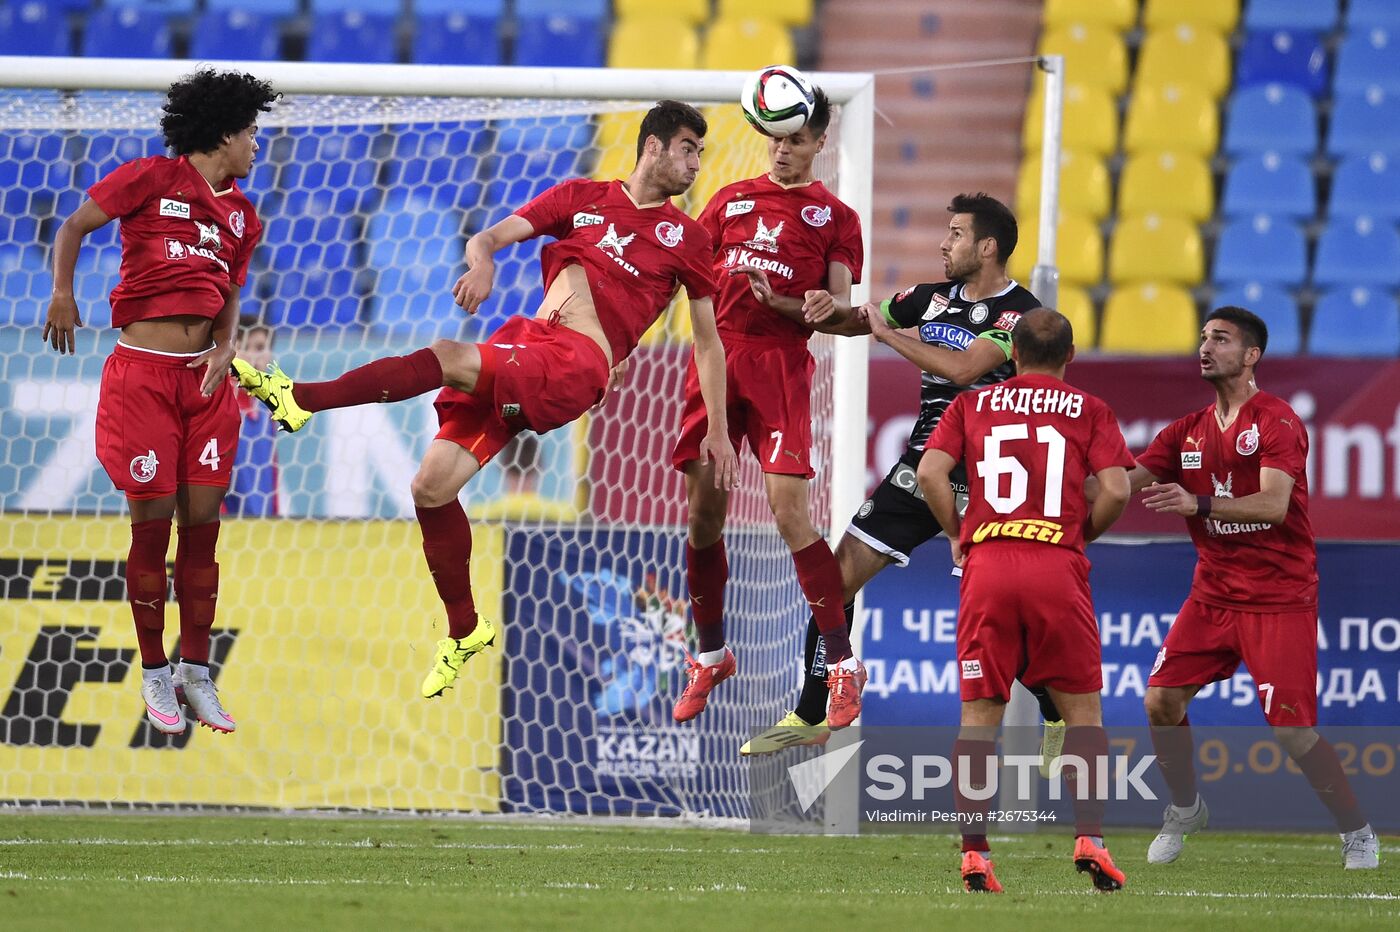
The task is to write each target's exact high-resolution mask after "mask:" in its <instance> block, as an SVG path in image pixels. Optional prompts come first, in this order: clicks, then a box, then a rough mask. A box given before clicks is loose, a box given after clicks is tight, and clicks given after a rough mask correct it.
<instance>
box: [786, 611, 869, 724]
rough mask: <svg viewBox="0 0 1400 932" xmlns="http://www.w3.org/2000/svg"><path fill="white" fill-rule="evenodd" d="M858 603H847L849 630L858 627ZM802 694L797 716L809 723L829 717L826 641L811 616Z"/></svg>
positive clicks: (848, 631) (804, 653)
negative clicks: (827, 708) (856, 623)
mask: <svg viewBox="0 0 1400 932" xmlns="http://www.w3.org/2000/svg"><path fill="white" fill-rule="evenodd" d="M855 618H856V603H855V602H853V601H852V602H847V603H846V631H847V633H850V631H851V629H852V628H853V627H854V626H855ZM802 656H803V665H802V695H801V696H800V697H799V698H798V700H797V708H796V709H794V710H793V711H795V712H796V713H797V717H798V718H800V719H802V721H804V722H806V723H807V724H809V725H815V724H817V723H818V722H820V721H821V720H822V719H824V718H826V701H827V699H828V698H829V695H830V694H829V693H828V691H827V688H826V644H825V643H824V642H823V640H822V636H821V633H820V632H819V631H818V630H817V620H816V619H815V618H808V619H807V643H806V647H805V648H804V650H803V654H802Z"/></svg>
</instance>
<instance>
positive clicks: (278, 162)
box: [245, 126, 379, 214]
mask: <svg viewBox="0 0 1400 932" xmlns="http://www.w3.org/2000/svg"><path fill="white" fill-rule="evenodd" d="M378 135H379V132H378V129H377V128H373V127H354V128H353V129H352V128H350V127H344V126H296V127H290V128H288V129H285V130H278V131H269V132H268V134H267V138H265V139H263V141H262V152H261V153H260V154H259V159H260V163H259V164H258V165H257V166H256V167H255V168H254V174H253V178H252V179H251V183H250V184H247V185H245V187H246V188H247V190H249V191H250V192H253V196H254V198H255V201H256V203H257V206H258V211H259V213H261V214H272V213H279V212H281V213H287V212H290V213H302V212H304V211H305V210H306V209H309V208H308V204H309V203H310V202H314V203H315V204H316V205H317V207H316V209H318V210H320V209H324V210H329V211H332V212H334V213H338V214H355V213H360V214H363V213H364V212H365V211H367V210H369V209H371V208H372V207H373V206H374V204H375V199H376V198H377V197H378V193H377V189H376V188H375V180H376V176H377V175H378V172H379V162H378V160H377V159H375V158H374V157H372V151H373V147H374V142H375V139H376V138H377V137H378ZM289 202H295V203H289Z"/></svg>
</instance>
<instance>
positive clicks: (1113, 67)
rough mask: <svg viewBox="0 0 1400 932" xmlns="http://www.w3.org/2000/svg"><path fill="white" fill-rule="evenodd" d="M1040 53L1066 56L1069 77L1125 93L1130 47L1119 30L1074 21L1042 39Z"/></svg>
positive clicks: (1082, 82) (1114, 92) (1066, 73)
mask: <svg viewBox="0 0 1400 932" xmlns="http://www.w3.org/2000/svg"><path fill="white" fill-rule="evenodd" d="M1040 54H1042V55H1063V56H1064V57H1065V76H1066V80H1069V81H1073V82H1075V83H1076V84H1087V85H1089V86H1091V87H1101V88H1103V89H1104V90H1106V91H1108V92H1109V93H1110V94H1121V93H1123V90H1124V88H1126V87H1127V86H1128V47H1127V45H1125V44H1124V42H1123V37H1122V36H1121V35H1119V34H1118V33H1117V32H1116V31H1115V30H1113V29H1110V28H1109V27H1107V26H1101V25H1085V24H1083V23H1074V24H1072V25H1069V26H1063V27H1060V28H1059V29H1054V30H1051V31H1049V32H1047V33H1045V35H1043V36H1042V37H1041V39H1040Z"/></svg>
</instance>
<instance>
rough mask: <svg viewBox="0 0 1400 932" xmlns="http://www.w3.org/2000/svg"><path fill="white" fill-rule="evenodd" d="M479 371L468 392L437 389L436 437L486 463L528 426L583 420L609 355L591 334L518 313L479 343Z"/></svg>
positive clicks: (598, 394)
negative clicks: (438, 390) (448, 441)
mask: <svg viewBox="0 0 1400 932" xmlns="http://www.w3.org/2000/svg"><path fill="white" fill-rule="evenodd" d="M477 349H478V350H479V351H480V352H481V375H480V376H478V377H477V381H476V390H475V391H473V392H471V393H470V394H468V393H467V392H461V391H458V390H457V389H455V388H444V389H443V390H442V391H441V392H439V393H438V396H437V400H436V401H434V402H433V407H435V408H436V409H437V415H438V425H439V429H438V432H437V439H439V440H450V441H452V442H453V443H455V444H457V445H458V446H460V447H462V448H463V449H465V450H466V451H467V452H468V453H470V454H471V455H472V456H474V457H476V460H477V462H478V463H481V464H482V465H483V466H484V465H485V464H486V463H487V462H488V461H489V460H490V459H491V457H493V456H495V455H496V454H497V453H499V452H501V448H502V447H504V446H505V445H506V444H507V443H509V442H510V439H511V438H512V437H514V436H515V435H516V434H518V433H520V432H521V431H522V430H533V431H534V432H535V433H537V434H542V433H545V432H546V431H550V430H554V429H555V428H556V427H563V426H564V425H565V424H568V423H571V422H572V421H576V420H578V418H579V416H580V415H582V414H583V413H584V412H585V411H587V410H588V409H589V408H591V407H593V406H594V405H595V404H597V403H598V402H599V401H601V400H602V398H603V393H604V391H606V389H607V386H608V358H607V357H606V356H604V355H603V351H602V349H600V348H599V346H598V344H597V343H594V342H593V340H592V339H590V338H589V337H587V336H585V335H584V334H582V333H579V332H578V331H577V330H570V329H569V328H568V327H560V326H557V325H552V324H548V323H546V322H544V321H541V320H537V319H535V318H532V317H512V318H511V319H510V320H508V321H506V322H505V323H504V324H502V325H501V327H500V329H498V330H497V331H496V332H495V333H493V334H491V336H489V337H487V338H486V342H485V343H478V344H477Z"/></svg>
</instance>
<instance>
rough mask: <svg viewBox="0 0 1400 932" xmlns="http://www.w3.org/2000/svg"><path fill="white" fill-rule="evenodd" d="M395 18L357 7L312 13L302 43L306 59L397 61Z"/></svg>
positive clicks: (376, 62)
mask: <svg viewBox="0 0 1400 932" xmlns="http://www.w3.org/2000/svg"><path fill="white" fill-rule="evenodd" d="M396 25H397V17H396V16H389V15H386V14H383V13H361V12H360V11H359V10H345V11H341V12H326V13H314V14H312V16H311V34H310V38H309V40H308V41H307V43H306V59H307V61H339V62H370V63H375V64H389V63H392V62H396V61H398V36H397V34H396V33H395V26H396Z"/></svg>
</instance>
